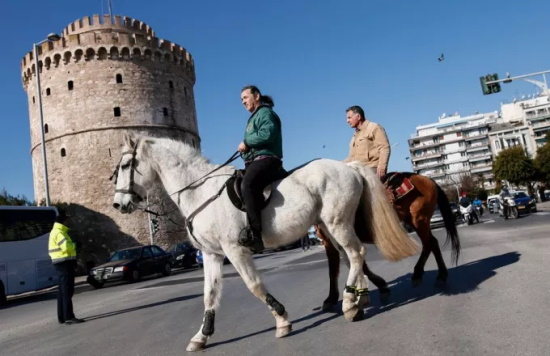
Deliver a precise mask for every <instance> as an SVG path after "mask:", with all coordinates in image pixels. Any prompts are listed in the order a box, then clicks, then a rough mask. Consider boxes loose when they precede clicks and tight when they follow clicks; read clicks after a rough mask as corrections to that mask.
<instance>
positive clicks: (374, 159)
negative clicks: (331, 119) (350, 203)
mask: <svg viewBox="0 0 550 356" xmlns="http://www.w3.org/2000/svg"><path fill="white" fill-rule="evenodd" d="M346 113H347V122H348V124H349V125H350V126H351V127H352V128H354V129H355V134H353V137H352V139H351V142H350V146H349V149H350V151H349V156H348V158H346V159H345V160H344V162H351V161H360V162H363V163H364V164H365V165H366V166H367V167H371V168H372V169H373V171H374V172H376V174H378V177H383V176H384V175H385V174H386V173H387V171H388V161H389V159H390V143H389V141H388V136H387V135H386V131H385V130H384V128H383V127H382V126H380V125H378V124H376V123H374V122H372V121H369V120H366V119H365V112H364V111H363V109H362V108H361V107H360V106H357V105H355V106H352V107H349V108H348V109H347V110H346Z"/></svg>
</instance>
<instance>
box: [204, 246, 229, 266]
mask: <svg viewBox="0 0 550 356" xmlns="http://www.w3.org/2000/svg"><path fill="white" fill-rule="evenodd" d="M196 261H197V266H199V268H203V267H204V262H203V258H202V251H201V250H197V253H196ZM229 263H231V262H229V258H227V256H223V264H224V265H227V264H229Z"/></svg>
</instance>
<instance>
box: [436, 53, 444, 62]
mask: <svg viewBox="0 0 550 356" xmlns="http://www.w3.org/2000/svg"><path fill="white" fill-rule="evenodd" d="M444 59H445V55H444V54H443V53H441V56H439V58H438V59H437V61H438V62H443V60H444Z"/></svg>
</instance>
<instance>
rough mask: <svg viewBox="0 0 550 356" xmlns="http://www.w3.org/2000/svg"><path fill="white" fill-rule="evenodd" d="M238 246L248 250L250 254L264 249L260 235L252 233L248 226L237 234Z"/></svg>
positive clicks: (259, 233) (256, 232)
mask: <svg viewBox="0 0 550 356" xmlns="http://www.w3.org/2000/svg"><path fill="white" fill-rule="evenodd" d="M239 244H240V245H241V246H244V247H248V248H250V249H251V250H252V252H262V251H263V250H264V249H265V247H264V241H263V240H262V233H261V232H259V231H253V230H252V229H251V228H250V227H248V226H247V227H245V228H244V229H242V230H241V233H240V234H239Z"/></svg>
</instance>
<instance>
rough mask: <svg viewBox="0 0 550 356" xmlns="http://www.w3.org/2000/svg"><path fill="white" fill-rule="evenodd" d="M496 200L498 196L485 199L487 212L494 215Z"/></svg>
mask: <svg viewBox="0 0 550 356" xmlns="http://www.w3.org/2000/svg"><path fill="white" fill-rule="evenodd" d="M497 199H498V195H490V196H488V197H487V209H489V212H490V213H491V214H496V213H498V211H497V209H498V207H497V205H495V201H496V200H497Z"/></svg>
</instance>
